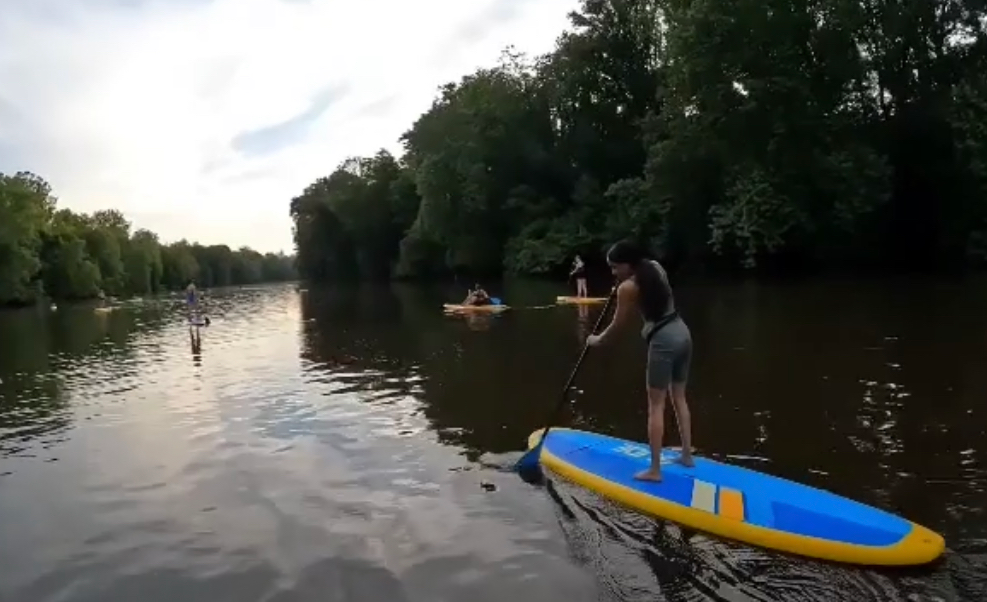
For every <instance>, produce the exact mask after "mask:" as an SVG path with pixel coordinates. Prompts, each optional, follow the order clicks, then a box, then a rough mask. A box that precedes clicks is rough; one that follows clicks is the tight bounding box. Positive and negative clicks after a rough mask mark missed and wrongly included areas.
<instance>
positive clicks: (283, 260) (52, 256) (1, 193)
mask: <svg viewBox="0 0 987 602" xmlns="http://www.w3.org/2000/svg"><path fill="white" fill-rule="evenodd" d="M55 207H56V199H55V198H54V197H53V196H52V194H51V188H50V187H49V185H48V184H47V182H45V181H44V180H42V179H41V178H40V177H38V176H36V175H34V174H31V173H27V172H20V173H17V174H15V175H13V176H7V175H4V174H2V173H0V305H22V304H27V303H32V302H34V301H36V300H37V299H38V298H39V297H40V295H41V294H42V293H44V294H47V295H49V296H51V297H53V298H56V299H87V298H92V297H95V296H96V295H98V294H99V292H100V291H104V292H105V293H106V294H108V295H123V294H136V295H145V294H153V293H156V292H160V291H163V290H168V289H172V290H174V289H180V288H183V287H184V286H185V285H186V284H187V283H188V281H189V280H190V279H193V278H194V279H196V280H197V282H199V284H200V286H206V287H213V286H227V285H231V284H252V283H257V282H264V281H282V280H290V279H292V278H294V277H295V269H294V260H293V258H291V257H287V256H285V255H282V254H273V253H268V254H266V255H261V254H260V253H258V252H256V251H254V250H252V249H249V248H242V249H240V250H239V251H235V252H234V251H231V250H230V249H229V247H226V246H223V245H219V246H209V247H204V246H201V245H190V244H188V243H187V242H185V241H180V242H177V243H174V244H171V245H162V244H161V243H160V242H159V241H158V237H157V235H155V234H154V233H153V232H149V231H147V230H137V231H136V232H133V233H131V228H130V223H129V222H127V220H126V219H125V218H124V217H123V215H122V214H121V213H120V212H119V211H115V210H107V211H97V212H95V213H93V214H92V215H84V214H77V213H73V212H71V211H69V210H67V209H61V210H58V211H56V210H55Z"/></svg>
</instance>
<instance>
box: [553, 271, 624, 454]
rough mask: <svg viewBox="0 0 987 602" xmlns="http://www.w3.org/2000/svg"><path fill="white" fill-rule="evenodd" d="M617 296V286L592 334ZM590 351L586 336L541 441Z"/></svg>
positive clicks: (598, 327) (559, 410)
mask: <svg viewBox="0 0 987 602" xmlns="http://www.w3.org/2000/svg"><path fill="white" fill-rule="evenodd" d="M615 296H617V289H616V287H615V288H614V289H613V291H611V293H610V296H609V297H607V303H606V305H604V306H603V311H601V312H600V317H599V318H597V319H596V324H594V325H593V330H592V332H590V335H594V334H596V331H597V330H599V329H600V324H603V319H604V318H605V317H606V315H607V311H609V309H610V304H611V303H613V298H614V297H615ZM588 351H589V337H586V342H585V343H584V344H583V350H582V351H581V352H580V353H579V359H577V360H576V365H575V366H573V367H572V372H571V373H570V374H569V380H568V381H566V383H565V388H563V389H562V397H561V398H559V405H558V406H556V407H555V411H553V412H552V416H551V418H549V420H548V422H547V423H546V424H545V430H544V431H542V434H541V439H539V441H544V440H545V437H547V436H548V429H550V428H552V423H553V422H555V421H557V420H558V418H559V415H560V414H561V413H562V410H563V408H565V402H566V400H568V399H569V389H571V388H572V384H573V383H574V382H576V375H577V374H579V368H580V367H582V365H583V360H584V359H586V353H587V352H588Z"/></svg>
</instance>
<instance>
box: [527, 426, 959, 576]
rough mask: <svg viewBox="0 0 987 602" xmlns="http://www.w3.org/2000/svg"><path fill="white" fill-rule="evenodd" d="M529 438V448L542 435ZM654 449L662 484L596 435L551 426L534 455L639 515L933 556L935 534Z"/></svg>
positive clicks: (937, 547)
mask: <svg viewBox="0 0 987 602" xmlns="http://www.w3.org/2000/svg"><path fill="white" fill-rule="evenodd" d="M541 434H542V429H539V430H537V431H535V432H534V433H532V434H531V436H530V437H529V439H528V446H529V449H530V448H531V447H534V445H535V444H536V443H537V442H538V441H539V439H540V438H541ZM677 456H678V451H676V450H664V451H663V453H662V482H661V483H652V482H647V481H639V480H636V479H634V474H635V473H637V472H639V471H641V470H644V469H645V468H647V466H648V463H649V461H650V457H651V452H650V450H649V448H648V446H647V445H644V444H641V443H635V442H632V441H627V440H624V439H617V438H614V437H608V436H606V435H599V434H596V433H589V432H585V431H577V430H571V429H563V428H559V429H555V428H553V429H551V430H550V431H549V432H548V438H547V439H546V440H545V445H544V447H543V448H542V451H541V463H542V465H544V466H545V467H546V468H548V469H549V470H551V471H553V472H555V473H558V474H559V475H561V476H563V477H565V478H567V479H569V480H571V481H573V482H574V483H576V484H578V485H582V486H583V487H586V488H587V489H591V490H593V491H595V492H597V493H599V494H601V495H603V496H605V497H608V498H610V499H612V500H614V501H616V502H619V503H621V504H624V505H626V506H629V507H631V508H634V509H635V510H638V511H640V512H643V513H646V514H651V515H653V516H657V517H661V518H666V519H668V520H671V521H674V522H676V523H679V524H682V525H685V526H687V527H692V528H694V529H697V530H700V531H705V532H708V533H712V534H714V535H718V536H721V537H724V538H728V539H734V540H737V541H741V542H744V543H748V544H752V545H756V546H761V547H765V548H771V549H774V550H779V551H782V552H789V553H792V554H799V555H801V556H808V557H812V558H819V559H823V560H832V561H835V562H845V563H851V564H860V565H887V566H892V565H899V566H905V565H918V564H925V563H928V562H931V561H933V560H935V559H936V558H938V557H939V556H940V555H941V554H942V553H943V549H944V548H945V542H944V541H943V538H942V536H940V535H939V534H937V533H934V532H933V531H930V530H929V529H927V528H925V527H923V526H921V525H917V524H915V523H913V522H911V521H908V520H905V519H903V518H901V517H898V516H895V515H893V514H890V513H888V512H885V511H883V510H879V509H877V508H874V507H871V506H867V505H864V504H861V503H859V502H854V501H853V500H849V499H847V498H844V497H841V496H838V495H836V494H833V493H829V492H827V491H823V490H821V489H816V488H814V487H809V486H807V485H800V484H798V483H795V482H792V481H788V480H785V479H781V478H779V477H774V476H771V475H768V474H764V473H761V472H757V471H754V470H750V469H747V468H741V467H739V466H732V465H730V464H723V463H721V462H716V461H714V460H707V459H705V458H700V457H695V467H693V468H686V467H684V466H681V465H679V464H677V463H675V462H674V460H675V458H676V457H677Z"/></svg>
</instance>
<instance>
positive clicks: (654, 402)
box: [586, 241, 693, 481]
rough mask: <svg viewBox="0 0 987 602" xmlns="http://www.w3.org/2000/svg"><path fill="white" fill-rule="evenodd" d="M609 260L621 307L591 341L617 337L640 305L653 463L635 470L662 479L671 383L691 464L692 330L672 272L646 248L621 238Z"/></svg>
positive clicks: (686, 459) (684, 456)
mask: <svg viewBox="0 0 987 602" xmlns="http://www.w3.org/2000/svg"><path fill="white" fill-rule="evenodd" d="M607 263H608V264H610V270H611V271H612V272H613V275H614V276H615V277H617V279H618V280H619V281H620V284H619V285H618V286H617V309H616V311H615V312H614V315H613V320H612V321H611V322H610V325H609V326H607V327H606V329H604V331H603V332H601V333H600V334H598V335H590V336H589V337H588V338H587V340H586V343H587V345H592V346H596V345H599V344H601V343H603V342H604V341H607V340H609V339H610V338H612V336H613V333H614V331H616V330H617V329H618V328H620V327H621V326H623V325H625V324H626V323H627V321H628V320H629V319H630V317H631V314H632V313H633V311H634V308H635V307H636V308H637V309H638V310H639V311H640V313H641V316H642V318H644V328H643V329H642V330H641V335H642V336H643V337H644V339H645V341H647V343H648V366H647V385H648V442H649V443H650V444H651V466H650V467H649V468H648V469H647V470H644V471H642V472H639V473H638V474H636V475H634V478H636V479H641V480H645V481H661V444H662V437H663V435H664V431H665V397H666V396H667V395H668V393H669V389H671V395H672V403H674V404H675V410H676V414H677V415H678V421H679V433H680V435H681V437H682V453H681V455H680V456H679V457H678V459H677V462H679V463H680V464H682V465H684V466H692V465H693V461H692V419H691V416H690V414H689V405H688V404H687V403H686V399H685V386H686V381H687V380H688V378H689V364H690V362H691V360H692V335H691V333H690V332H689V327H688V326H686V324H685V322H684V321H683V320H682V318H680V317H679V314H678V312H677V311H676V310H675V299H674V298H673V295H672V287H671V285H670V284H669V282H668V275H667V274H666V273H665V270H664V268H662V267H661V265H660V264H659V263H658V262H657V261H653V260H651V259H649V258H648V257H647V254H646V253H645V252H644V250H643V249H642V248H640V247H639V246H637V245H635V244H634V243H631V242H629V241H620V242H618V243H617V244H615V245H614V246H613V247H611V248H610V251H609V252H608V253H607Z"/></svg>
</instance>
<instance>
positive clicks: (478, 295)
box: [463, 283, 490, 305]
mask: <svg viewBox="0 0 987 602" xmlns="http://www.w3.org/2000/svg"><path fill="white" fill-rule="evenodd" d="M463 305H490V295H488V294H487V291H485V290H483V287H481V286H480V285H479V283H477V284H474V285H473V290H471V291H470V292H469V294H468V295H466V299H465V300H463Z"/></svg>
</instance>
